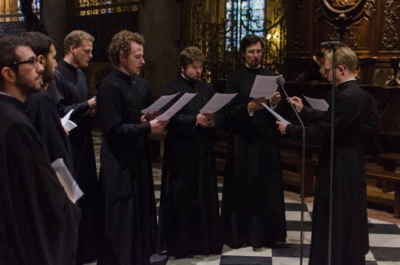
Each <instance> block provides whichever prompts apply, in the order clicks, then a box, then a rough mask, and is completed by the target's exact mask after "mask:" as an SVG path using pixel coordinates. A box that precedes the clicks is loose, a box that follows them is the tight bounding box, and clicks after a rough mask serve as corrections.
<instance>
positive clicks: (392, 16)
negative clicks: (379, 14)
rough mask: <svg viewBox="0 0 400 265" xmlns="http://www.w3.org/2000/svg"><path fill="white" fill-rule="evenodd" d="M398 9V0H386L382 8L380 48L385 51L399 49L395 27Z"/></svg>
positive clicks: (399, 4)
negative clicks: (382, 19)
mask: <svg viewBox="0 0 400 265" xmlns="http://www.w3.org/2000/svg"><path fill="white" fill-rule="evenodd" d="M399 9H400V1H399V0H386V2H385V8H384V11H383V13H384V18H385V19H384V26H383V36H382V42H381V46H382V47H381V48H382V49H383V50H387V51H393V50H397V49H399V38H398V34H397V31H398V30H399V29H396V23H395V22H396V21H397V20H398V16H397V14H398V12H399Z"/></svg>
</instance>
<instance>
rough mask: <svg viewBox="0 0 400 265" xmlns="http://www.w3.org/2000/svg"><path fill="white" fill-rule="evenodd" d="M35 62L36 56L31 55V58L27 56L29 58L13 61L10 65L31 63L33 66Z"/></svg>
mask: <svg viewBox="0 0 400 265" xmlns="http://www.w3.org/2000/svg"><path fill="white" fill-rule="evenodd" d="M37 62H38V61H37V58H36V57H32V58H29V59H28V60H26V61H21V62H13V63H12V65H20V64H31V65H32V66H33V67H35V66H36V64H37Z"/></svg>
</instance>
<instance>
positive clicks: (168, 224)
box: [158, 47, 233, 258]
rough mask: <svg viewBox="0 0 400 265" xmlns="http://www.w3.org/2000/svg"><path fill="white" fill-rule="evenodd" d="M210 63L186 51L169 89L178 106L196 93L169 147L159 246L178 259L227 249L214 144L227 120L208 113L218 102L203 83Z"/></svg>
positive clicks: (172, 127) (171, 128) (177, 119)
mask: <svg viewBox="0 0 400 265" xmlns="http://www.w3.org/2000/svg"><path fill="white" fill-rule="evenodd" d="M204 59H205V58H204V54H203V52H202V51H201V50H200V49H199V48H197V47H187V48H185V49H184V50H183V51H182V52H181V53H180V55H179V60H178V61H179V70H180V76H179V77H178V78H177V79H175V80H173V81H171V82H169V83H167V84H166V85H165V87H164V90H163V94H164V95H173V94H176V93H179V95H178V96H177V98H175V99H174V100H175V101H177V102H178V101H179V100H178V98H179V97H181V98H182V97H184V96H185V95H187V94H195V96H194V97H193V99H191V100H190V101H189V102H188V103H187V104H186V105H185V106H183V108H181V109H180V110H179V111H178V112H177V113H176V114H175V115H174V116H173V117H172V118H171V120H170V123H169V124H168V132H167V135H166V137H165V143H164V160H163V169H162V187H161V199H160V217H159V236H158V245H159V248H160V249H165V250H167V254H168V255H169V256H175V258H185V257H188V256H192V255H195V254H203V255H207V254H216V253H220V252H221V250H222V241H221V234H220V219H219V204H218V201H219V200H218V190H217V179H216V177H217V174H216V169H215V156H214V145H213V144H214V137H215V130H216V127H218V126H220V125H221V124H222V119H223V116H222V115H221V114H220V113H218V112H217V113H214V111H216V110H217V109H218V108H217V109H213V108H212V106H210V104H207V105H208V107H206V108H203V107H205V105H206V103H210V99H211V98H214V97H213V95H214V91H213V89H212V88H211V86H210V85H208V84H207V83H205V82H203V81H201V80H200V77H201V73H202V70H203V62H204ZM232 97H233V96H231V98H232ZM228 100H229V98H228ZM171 104H172V103H171ZM211 105H213V104H211ZM219 107H222V106H221V105H219ZM203 111H204V112H203Z"/></svg>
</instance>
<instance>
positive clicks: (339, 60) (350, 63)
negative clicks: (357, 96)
mask: <svg viewBox="0 0 400 265" xmlns="http://www.w3.org/2000/svg"><path fill="white" fill-rule="evenodd" d="M325 59H326V60H329V61H330V62H332V63H333V52H332V50H328V51H326V52H325ZM338 65H343V66H345V67H346V68H347V69H349V71H350V72H352V73H355V72H356V71H357V69H358V66H359V61H358V57H357V55H356V53H355V52H354V51H353V50H352V49H350V48H349V47H339V48H337V50H336V66H338Z"/></svg>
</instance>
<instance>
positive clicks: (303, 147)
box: [276, 75, 306, 265]
mask: <svg viewBox="0 0 400 265" xmlns="http://www.w3.org/2000/svg"><path fill="white" fill-rule="evenodd" d="M276 84H277V85H278V86H279V87H280V88H281V89H282V91H283V92H284V93H285V96H286V98H287V99H288V101H289V105H290V106H291V107H292V110H293V112H294V114H296V117H297V119H298V121H299V122H300V125H301V128H302V129H303V133H302V145H301V179H300V197H301V202H300V203H301V207H302V208H303V206H304V174H305V157H306V131H305V127H304V123H303V121H302V120H301V118H300V116H299V114H298V113H297V110H296V108H295V106H294V105H293V103H292V102H291V101H290V98H289V95H288V94H287V93H286V90H285V87H284V84H285V78H283V76H281V75H280V76H278V77H277V78H276ZM303 212H304V211H303V210H302V211H301V214H300V265H302V264H303V252H304V213H303Z"/></svg>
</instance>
